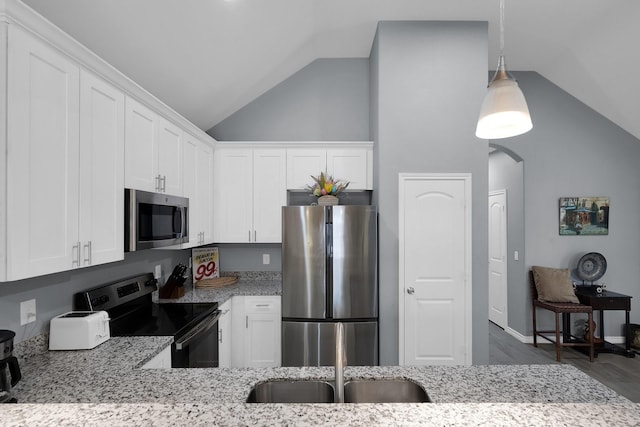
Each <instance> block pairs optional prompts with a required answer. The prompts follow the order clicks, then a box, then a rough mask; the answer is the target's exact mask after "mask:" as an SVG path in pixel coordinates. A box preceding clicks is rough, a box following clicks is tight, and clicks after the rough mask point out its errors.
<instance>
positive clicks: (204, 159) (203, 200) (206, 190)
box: [196, 142, 213, 244]
mask: <svg viewBox="0 0 640 427" xmlns="http://www.w3.org/2000/svg"><path fill="white" fill-rule="evenodd" d="M197 160H198V181H197V189H198V193H197V196H196V198H197V200H198V210H199V218H200V228H199V231H200V232H201V233H202V244H207V243H211V242H213V148H212V147H211V146H210V145H209V144H205V143H204V142H198V159H197Z"/></svg>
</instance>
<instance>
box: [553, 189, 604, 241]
mask: <svg viewBox="0 0 640 427" xmlns="http://www.w3.org/2000/svg"><path fill="white" fill-rule="evenodd" d="M607 234H609V198H608V197H561V198H560V235H561V236H606V235H607Z"/></svg>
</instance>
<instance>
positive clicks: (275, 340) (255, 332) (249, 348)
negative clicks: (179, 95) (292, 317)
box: [244, 297, 282, 368]
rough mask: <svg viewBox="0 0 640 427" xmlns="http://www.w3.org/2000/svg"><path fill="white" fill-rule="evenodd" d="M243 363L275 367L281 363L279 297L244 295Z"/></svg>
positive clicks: (251, 365) (253, 365)
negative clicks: (244, 330)
mask: <svg viewBox="0 0 640 427" xmlns="http://www.w3.org/2000/svg"><path fill="white" fill-rule="evenodd" d="M245 315H246V320H245V322H246V332H245V347H244V349H245V353H244V361H245V363H244V365H245V366H246V367H249V368H261V367H277V366H280V363H281V357H280V355H281V349H280V345H281V344H280V339H281V338H280V337H281V325H282V323H281V310H280V297H245Z"/></svg>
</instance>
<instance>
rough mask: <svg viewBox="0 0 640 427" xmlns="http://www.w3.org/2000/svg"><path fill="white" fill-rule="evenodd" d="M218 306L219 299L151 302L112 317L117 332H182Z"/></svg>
mask: <svg viewBox="0 0 640 427" xmlns="http://www.w3.org/2000/svg"><path fill="white" fill-rule="evenodd" d="M217 308H218V303H215V302H214V303H184V304H182V303H161V304H157V303H151V304H149V305H148V306H146V307H139V308H138V309H137V310H136V311H135V312H131V313H128V314H127V315H122V316H119V317H116V318H112V320H111V325H110V326H111V335H113V336H176V337H178V336H181V335H182V334H184V333H186V332H187V331H188V330H189V329H191V328H192V327H193V326H195V325H196V324H197V323H199V322H200V321H202V320H203V319H204V318H206V317H207V316H208V315H210V314H211V313H213V312H215V311H216V309H217Z"/></svg>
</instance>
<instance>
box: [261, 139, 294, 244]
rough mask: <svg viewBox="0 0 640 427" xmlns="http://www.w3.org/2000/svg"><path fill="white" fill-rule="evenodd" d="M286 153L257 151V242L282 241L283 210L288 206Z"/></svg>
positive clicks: (280, 151) (282, 151)
mask: <svg viewBox="0 0 640 427" xmlns="http://www.w3.org/2000/svg"><path fill="white" fill-rule="evenodd" d="M286 161H287V157H286V154H285V150H279V149H262V150H254V151H253V230H254V231H253V233H254V236H253V238H254V241H255V242H262V243H280V242H282V207H283V206H285V205H286V204H287V191H286V190H287V189H286V179H287V178H286V173H287V167H286Z"/></svg>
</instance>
